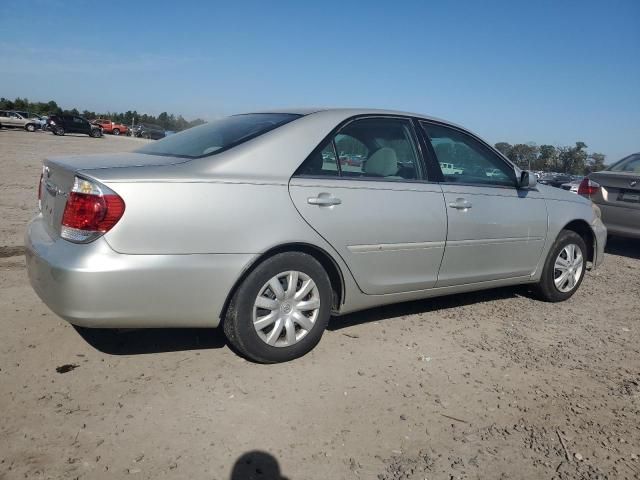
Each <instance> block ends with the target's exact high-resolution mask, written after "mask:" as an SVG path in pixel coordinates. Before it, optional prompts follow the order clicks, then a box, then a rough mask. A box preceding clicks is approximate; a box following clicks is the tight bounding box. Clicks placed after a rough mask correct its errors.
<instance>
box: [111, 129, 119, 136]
mask: <svg viewBox="0 0 640 480" xmlns="http://www.w3.org/2000/svg"><path fill="white" fill-rule="evenodd" d="M111 133H113V134H114V135H120V130H118V129H117V128H114V129H113V131H112V132H111Z"/></svg>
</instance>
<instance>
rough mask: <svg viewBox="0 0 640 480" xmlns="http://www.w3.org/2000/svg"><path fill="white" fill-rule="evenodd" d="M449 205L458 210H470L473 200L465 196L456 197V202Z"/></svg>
mask: <svg viewBox="0 0 640 480" xmlns="http://www.w3.org/2000/svg"><path fill="white" fill-rule="evenodd" d="M449 207H451V208H455V209H457V210H468V209H470V208H471V207H472V205H471V202H470V201H468V200H465V199H464V198H456V201H455V202H451V203H450V204H449Z"/></svg>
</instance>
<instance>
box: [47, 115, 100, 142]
mask: <svg viewBox="0 0 640 480" xmlns="http://www.w3.org/2000/svg"><path fill="white" fill-rule="evenodd" d="M47 128H48V129H49V130H51V131H52V132H53V133H54V134H55V135H64V134H65V133H84V134H86V135H89V136H91V137H101V136H102V130H100V127H98V126H97V125H92V124H91V123H89V121H88V120H85V119H84V118H82V117H79V116H78V115H52V116H51V117H49V119H48V120H47Z"/></svg>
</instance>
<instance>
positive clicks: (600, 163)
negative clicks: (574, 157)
mask: <svg viewBox="0 0 640 480" xmlns="http://www.w3.org/2000/svg"><path fill="white" fill-rule="evenodd" d="M605 158H606V155H605V154H604V153H595V152H594V153H592V154H590V155H589V156H588V157H587V165H586V166H585V169H584V173H585V174H589V173H591V172H598V171H600V170H604V169H605V168H606V165H605V164H604V161H605Z"/></svg>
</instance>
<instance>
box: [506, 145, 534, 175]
mask: <svg viewBox="0 0 640 480" xmlns="http://www.w3.org/2000/svg"><path fill="white" fill-rule="evenodd" d="M507 156H508V157H509V160H511V161H512V162H513V163H515V164H516V165H518V166H519V167H520V168H522V169H531V168H533V166H534V165H535V163H536V160H537V158H538V146H537V145H536V144H526V143H517V144H516V145H514V146H513V148H512V149H511V152H509V155H507Z"/></svg>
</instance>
